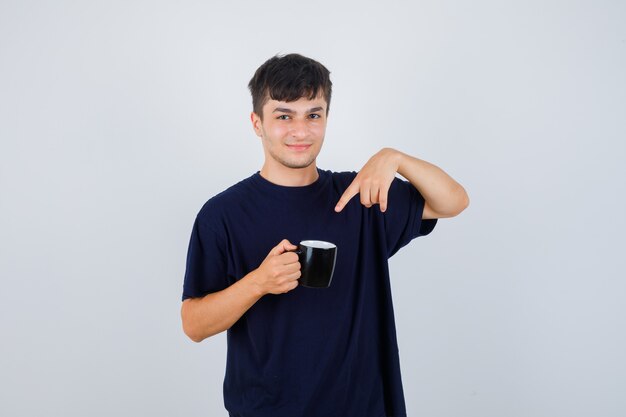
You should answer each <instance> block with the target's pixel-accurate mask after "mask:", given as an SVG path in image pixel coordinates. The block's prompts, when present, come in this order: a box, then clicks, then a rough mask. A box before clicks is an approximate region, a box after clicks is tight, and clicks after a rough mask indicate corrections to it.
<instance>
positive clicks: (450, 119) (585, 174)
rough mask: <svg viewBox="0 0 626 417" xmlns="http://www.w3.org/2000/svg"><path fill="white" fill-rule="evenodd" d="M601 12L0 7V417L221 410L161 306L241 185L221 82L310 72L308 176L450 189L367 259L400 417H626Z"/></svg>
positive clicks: (616, 109) (622, 94)
mask: <svg viewBox="0 0 626 417" xmlns="http://www.w3.org/2000/svg"><path fill="white" fill-rule="evenodd" d="M625 22H626V6H625V3H624V2H622V1H517V2H500V1H472V2H469V1H468V2H463V1H415V2H408V1H407V2H387V3H383V2H370V1H358V2H356V1H355V2H350V3H347V2H336V3H335V2H325V1H318V2H311V3H308V2H307V3H305V2H260V1H259V2H253V1H248V2H230V3H227V2H224V1H220V2H208V1H207V2H192V1H185V2H163V1H159V2H155V1H143V2H138V1H97V2H95V1H91V2H78V1H57V2H28V1H7V0H2V1H1V2H0V135H1V145H0V276H1V280H2V281H1V287H0V314H1V315H0V326H1V328H0V331H1V333H0V334H1V336H0V337H1V338H2V342H1V343H0V385H1V386H0V415H2V416H11V417H13V416H64V417H70V416H112V415H119V416H182V415H184V416H224V415H226V413H225V411H224V409H223V402H222V389H221V385H222V379H223V373H224V366H225V353H226V340H225V336H224V334H222V335H219V336H216V337H214V338H211V339H209V340H206V341H205V342H203V343H202V344H195V343H193V342H191V341H189V340H188V339H186V337H185V336H184V334H183V333H182V330H181V324H180V317H179V309H180V294H181V288H182V279H183V274H184V267H185V256H186V251H187V244H188V240H189V236H190V233H191V226H192V222H193V219H194V217H195V215H196V213H197V211H198V210H199V209H200V207H201V205H202V204H203V203H204V202H205V201H206V200H207V199H208V198H209V197H211V196H212V195H214V194H215V193H217V192H219V191H221V190H223V189H224V188H226V187H227V186H229V185H231V184H233V183H235V182H237V181H239V180H240V179H242V178H244V177H247V176H249V175H250V174H252V173H253V172H255V171H256V170H258V169H259V168H260V167H261V164H262V148H261V145H260V143H259V139H258V138H257V137H256V136H255V135H254V134H253V131H252V128H251V126H250V122H249V113H250V110H251V103H250V97H249V93H248V91H247V89H246V85H247V82H248V80H249V79H250V77H251V76H252V74H253V72H254V70H255V69H256V68H257V67H258V66H259V65H260V64H261V63H262V62H264V61H265V60H266V59H267V58H269V57H270V56H272V55H274V54H276V53H288V52H300V53H302V54H305V55H308V56H311V57H313V58H315V59H318V60H320V61H321V62H323V63H324V64H325V65H326V66H327V67H328V68H329V69H330V70H331V72H332V80H333V82H334V85H335V92H334V95H333V101H332V105H331V113H330V119H329V125H328V130H327V135H326V143H325V145H324V149H323V150H322V154H321V155H320V158H319V160H318V165H319V166H320V167H322V168H324V169H333V170H358V169H359V168H360V167H361V166H362V165H363V163H365V161H366V160H367V159H368V158H369V157H370V156H371V155H372V154H373V153H375V152H376V151H377V150H378V149H379V148H381V147H384V146H390V147H396V148H398V149H400V150H402V151H404V152H407V153H410V154H412V155H414V156H416V157H418V158H422V159H425V160H428V161H430V162H432V163H434V164H436V165H438V166H440V167H441V168H443V169H444V170H445V171H446V172H448V173H449V174H450V175H452V176H453V177H454V178H455V179H457V180H458V181H459V182H460V183H461V184H463V185H464V186H465V188H466V189H467V190H468V192H469V195H470V198H471V205H470V207H469V208H468V209H467V210H466V211H465V212H464V213H462V215H461V216H459V217H456V218H453V219H443V220H440V222H439V224H438V226H437V228H436V230H435V231H434V233H433V234H432V235H431V236H428V237H425V238H420V239H417V240H416V241H414V242H413V243H412V244H411V245H409V246H408V247H406V248H405V249H404V250H403V251H401V252H400V253H398V254H397V255H396V256H395V257H394V258H392V260H391V269H392V275H393V276H392V278H393V280H392V281H393V282H392V284H393V290H394V296H395V307H396V317H397V326H398V333H399V341H400V354H401V359H402V369H403V376H404V388H405V395H406V400H407V408H408V411H409V416H428V417H448V416H449V417H459V416H471V417H503V416H504V417H517V416H520V417H521V416H524V417H531V416H532V417H544V416H545V417H555V416H563V417H565V416H567V417H575V416H604V417H609V416H610V417H618V416H623V415H626V395H624V394H625V392H626V360H625V358H624V352H625V351H626V334H625V333H626V332H625V325H626V310H625V308H624V304H623V300H624V296H625V295H626V285H625V284H624V276H625V274H624V269H625V261H624V247H625V245H624V240H623V234H624V232H626V227H625V221H624V212H626V207H625V206H626V204H625V203H626V199H625V198H624V192H625V191H626V190H625V188H626V187H625V179H626V175H625V174H626V172H625V169H624V165H623V161H624V159H625V157H626V147H625V145H624V140H625V139H626V123H625V118H626V105H625V103H626V86H625V84H626V82H625V79H626V78H625V74H626V56H625V55H626V24H625Z"/></svg>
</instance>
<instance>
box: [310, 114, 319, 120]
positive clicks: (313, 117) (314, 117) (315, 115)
mask: <svg viewBox="0 0 626 417" xmlns="http://www.w3.org/2000/svg"><path fill="white" fill-rule="evenodd" d="M309 117H310V118H311V119H319V118H320V117H322V116H320V115H319V114H315V113H313V114H309Z"/></svg>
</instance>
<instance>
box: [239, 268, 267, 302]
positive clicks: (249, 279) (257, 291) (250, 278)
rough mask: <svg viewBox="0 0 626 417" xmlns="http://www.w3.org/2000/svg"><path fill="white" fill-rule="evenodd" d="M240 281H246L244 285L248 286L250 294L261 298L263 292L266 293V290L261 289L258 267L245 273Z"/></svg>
mask: <svg viewBox="0 0 626 417" xmlns="http://www.w3.org/2000/svg"><path fill="white" fill-rule="evenodd" d="M242 281H244V282H245V283H246V285H247V286H248V289H249V291H250V292H251V293H252V294H254V296H255V297H258V298H261V297H263V296H264V295H265V294H267V292H266V291H264V290H263V286H262V285H261V283H260V281H259V271H258V269H255V270H254V271H251V272H250V273H248V275H246V276H245V277H244V278H243V279H242Z"/></svg>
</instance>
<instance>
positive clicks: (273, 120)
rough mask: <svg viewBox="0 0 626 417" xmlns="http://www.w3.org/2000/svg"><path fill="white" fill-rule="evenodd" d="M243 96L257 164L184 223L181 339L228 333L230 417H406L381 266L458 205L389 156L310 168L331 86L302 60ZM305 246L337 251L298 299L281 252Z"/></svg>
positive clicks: (441, 181)
mask: <svg viewBox="0 0 626 417" xmlns="http://www.w3.org/2000/svg"><path fill="white" fill-rule="evenodd" d="M249 87H250V91H251V93H252V101H253V112H252V114H251V121H252V127H253V128H254V131H255V133H256V134H257V136H259V138H261V142H262V145H263V150H264V152H265V163H264V164H263V167H262V168H261V170H260V171H259V172H256V173H255V174H253V175H252V176H250V177H249V178H246V179H244V180H243V181H241V182H239V183H237V184H235V185H234V186H232V187H230V188H228V189H227V190H225V191H223V192H222V193H220V194H218V195H216V196H214V197H213V198H211V199H210V200H209V201H207V202H206V204H205V205H204V206H203V207H202V209H201V210H200V212H199V213H198V215H197V217H196V219H195V222H194V225H193V230H192V234H191V240H190V244H189V252H188V256H187V270H186V274H185V280H184V288H183V305H182V321H183V328H184V331H185V333H186V334H187V335H188V336H189V337H190V338H191V339H192V340H194V341H196V342H200V341H202V340H203V339H205V338H207V337H210V336H212V335H215V334H217V333H220V332H222V331H224V330H228V333H227V339H228V355H227V368H226V376H225V379H224V403H225V406H226V409H227V410H228V411H229V414H230V416H232V417H235V416H236V417H309V416H310V417H330V416H336V417H383V416H386V417H392V416H393V417H401V416H405V415H406V410H405V404H404V394H403V390H402V381H401V377H400V363H399V357H398V346H397V340H396V330H395V322H394V315H393V306H392V298H391V291H390V284H389V271H388V264H387V261H388V258H389V257H391V256H392V255H393V254H394V253H395V252H396V251H398V250H399V249H400V248H401V247H403V246H404V245H406V244H407V243H409V242H410V241H411V240H412V239H413V238H415V237H418V236H423V235H427V234H428V233H430V232H431V231H432V230H433V228H434V227H435V224H436V223H437V219H438V218H442V217H452V216H456V215H457V214H459V213H460V212H461V211H463V210H464V209H465V208H466V207H467V205H468V204H469V199H468V196H467V194H466V192H465V190H464V189H463V187H462V186H461V185H459V184H458V183H457V182H455V181H454V180H453V179H452V178H450V177H449V176H448V175H447V174H446V173H445V172H443V171H442V170H441V169H439V168H438V167H436V166H434V165H432V164H430V163H428V162H425V161H422V160H419V159H416V158H413V157H411V156H409V155H406V154H404V153H402V152H399V151H397V150H394V149H389V148H385V149H382V150H381V151H380V152H378V153H376V154H375V155H374V156H372V158H371V159H370V160H369V161H368V162H367V163H366V164H365V166H363V168H362V169H361V171H360V172H358V174H357V173H354V172H342V173H336V172H331V171H325V170H321V169H319V168H317V166H316V162H315V161H316V158H317V155H318V154H319V152H320V150H321V147H322V143H323V141H324V133H325V130H326V121H327V117H328V109H329V105H330V99H331V87H332V84H331V81H330V78H329V72H328V70H327V69H326V68H325V67H324V66H323V65H321V64H320V63H318V62H316V61H314V60H312V59H309V58H306V57H303V56H301V55H298V54H290V55H286V56H282V57H279V56H276V57H273V58H271V59H269V60H268V61H267V62H265V63H264V64H263V65H262V66H261V67H259V69H258V70H257V71H256V73H255V75H254V77H253V78H252V80H251V81H250V84H249ZM396 173H399V174H400V175H402V176H403V177H405V178H406V179H408V181H404V180H401V179H399V178H396ZM357 194H358V195H359V198H358V199H357V198H354V197H355V196H356V195H357ZM308 239H314V240H322V241H328V242H332V243H335V244H336V245H337V261H336V265H335V272H334V275H333V281H332V284H331V286H330V287H329V288H326V289H311V288H305V287H302V286H298V278H299V276H300V264H299V262H298V256H297V255H296V254H295V253H294V252H291V251H293V250H295V249H296V246H295V245H294V244H297V243H299V242H300V241H301V240H308ZM406 278H408V277H406Z"/></svg>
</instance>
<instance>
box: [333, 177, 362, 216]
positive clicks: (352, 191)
mask: <svg viewBox="0 0 626 417" xmlns="http://www.w3.org/2000/svg"><path fill="white" fill-rule="evenodd" d="M359 189H360V187H359V183H358V182H357V181H356V178H355V179H354V181H352V183H351V184H350V185H349V186H348V188H346V191H344V192H343V195H342V196H341V198H340V199H339V201H338V202H337V205H336V206H335V211H336V212H337V213H339V212H340V211H341V210H343V208H344V207H345V206H346V204H348V201H350V199H352V197H354V196H355V195H357V194H358V193H359Z"/></svg>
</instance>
